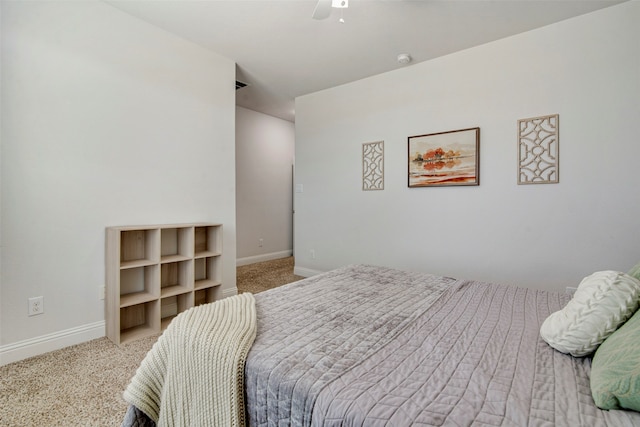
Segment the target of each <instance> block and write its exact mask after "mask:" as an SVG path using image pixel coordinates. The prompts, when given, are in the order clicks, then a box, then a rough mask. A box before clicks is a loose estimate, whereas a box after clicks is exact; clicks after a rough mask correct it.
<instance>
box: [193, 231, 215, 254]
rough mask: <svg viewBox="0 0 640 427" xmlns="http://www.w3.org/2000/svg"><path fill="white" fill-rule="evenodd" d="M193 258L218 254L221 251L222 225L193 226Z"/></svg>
mask: <svg viewBox="0 0 640 427" xmlns="http://www.w3.org/2000/svg"><path fill="white" fill-rule="evenodd" d="M194 251H195V258H204V257H210V256H218V255H220V254H221V253H222V227H221V226H220V225H203V226H196V227H194Z"/></svg>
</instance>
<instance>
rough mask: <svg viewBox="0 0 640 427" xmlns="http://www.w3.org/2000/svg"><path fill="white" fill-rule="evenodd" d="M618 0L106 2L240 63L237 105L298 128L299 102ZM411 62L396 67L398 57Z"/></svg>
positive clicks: (157, 0) (149, 0)
mask: <svg viewBox="0 0 640 427" xmlns="http://www.w3.org/2000/svg"><path fill="white" fill-rule="evenodd" d="M621 2H622V0H438V1H429V0H423V1H417V0H415V1H409V0H386V1H381V0H350V1H349V8H348V9H344V11H343V15H342V16H343V17H344V21H345V23H340V22H339V21H338V20H339V18H340V17H341V11H340V10H339V9H333V12H332V15H331V16H330V17H329V18H327V19H325V20H314V19H312V18H311V16H312V14H313V11H314V8H315V5H316V0H286V1H282V0H252V1H249V0H198V1H196V0H106V3H108V4H111V5H112V6H114V7H116V8H118V9H120V10H122V11H124V12H127V13H129V14H131V15H133V16H135V17H138V18H140V19H142V20H144V21H147V22H149V23H152V24H154V25H156V26H158V27H160V28H163V29H165V30H167V31H169V32H171V33H174V34H176V35H178V36H181V37H183V38H185V39H188V40H191V41H193V42H195V43H197V44H199V45H201V46H203V47H205V48H207V49H209V50H211V51H213V52H216V53H218V54H221V55H223V56H225V57H227V58H230V59H232V60H233V61H235V62H236V64H237V75H236V78H237V80H240V81H242V82H244V83H247V84H248V86H247V87H245V88H242V89H240V90H238V91H236V104H237V105H239V106H242V107H245V108H248V109H251V110H255V111H259V112H262V113H265V114H269V115H271V116H275V117H279V118H282V119H285V120H289V121H294V118H295V112H294V99H295V97H297V96H300V95H305V94H308V93H312V92H316V91H319V90H323V89H327V88H330V87H334V86H338V85H341V84H344V83H348V82H352V81H356V80H360V79H363V78H365V77H369V76H372V75H376V74H380V73H384V72H387V71H391V70H394V69H396V68H399V67H402V66H411V65H412V64H416V63H418V62H422V61H427V60H429V59H433V58H436V57H439V56H442V55H447V54H449V53H452V52H456V51H460V50H463V49H467V48H470V47H473V46H477V45H480V44H484V43H487V42H490V41H493V40H497V39H500V38H504V37H508V36H511V35H514V34H518V33H522V32H525V31H528V30H531V29H534V28H538V27H541V26H544V25H548V24H551V23H554V22H558V21H561V20H564V19H568V18H571V17H574V16H577V15H581V14H584V13H588V12H591V11H594V10H597V9H601V8H603V7H608V6H612V5H614V4H617V3H621ZM401 53H408V54H410V55H411V57H412V58H413V61H412V62H411V63H409V64H408V65H401V64H399V63H398V61H397V56H398V54H401Z"/></svg>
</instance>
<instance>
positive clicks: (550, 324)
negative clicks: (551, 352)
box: [540, 271, 640, 357]
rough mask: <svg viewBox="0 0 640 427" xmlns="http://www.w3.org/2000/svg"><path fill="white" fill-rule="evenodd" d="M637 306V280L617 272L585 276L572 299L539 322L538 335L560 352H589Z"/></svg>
mask: <svg viewBox="0 0 640 427" xmlns="http://www.w3.org/2000/svg"><path fill="white" fill-rule="evenodd" d="M639 305H640V281H639V280H638V279H636V278H634V277H631V276H629V275H627V274H625V273H621V272H619V271H598V272H596V273H593V274H592V275H591V276H588V277H585V278H584V279H583V280H582V282H580V285H579V286H578V289H577V290H576V292H575V294H574V295H573V298H572V299H571V301H569V303H568V304H567V305H566V306H565V307H564V308H563V309H562V310H560V311H556V312H555V313H552V314H551V315H550V316H549V317H547V319H546V320H545V321H544V322H543V323H542V326H541V327H540V336H541V337H542V339H544V340H545V341H546V342H547V343H549V345H550V346H551V347H553V348H555V349H556V350H559V351H561V352H563V353H569V354H571V355H572V356H576V357H580V356H586V355H588V354H591V353H593V352H594V351H595V350H596V349H597V348H598V346H599V345H600V344H601V343H602V342H603V341H604V340H605V339H606V338H607V337H608V336H609V335H611V334H612V333H614V332H615V330H616V329H617V328H618V326H620V325H622V324H623V323H624V322H626V321H627V319H628V318H630V317H631V316H632V315H633V313H634V312H635V311H636V310H637V309H638V306H639Z"/></svg>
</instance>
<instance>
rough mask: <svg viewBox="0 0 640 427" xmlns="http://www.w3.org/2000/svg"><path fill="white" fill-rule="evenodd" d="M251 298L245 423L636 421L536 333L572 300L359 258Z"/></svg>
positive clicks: (580, 365)
mask: <svg viewBox="0 0 640 427" xmlns="http://www.w3.org/2000/svg"><path fill="white" fill-rule="evenodd" d="M255 299H256V310H257V319H258V332H257V337H256V339H255V341H254V344H253V346H252V348H251V350H250V351H249V353H248V355H247V361H246V366H245V393H246V396H245V397H246V400H245V401H246V412H247V420H248V423H249V425H251V426H289V425H290V426H383V425H384V426H413V425H415V426H471V425H474V426H640V413H636V412H632V411H623V410H612V411H602V410H600V409H598V408H597V407H596V406H595V405H594V403H593V399H592V398H591V393H590V387H589V374H590V369H591V360H590V358H588V357H585V358H574V357H572V356H569V355H565V354H562V353H559V352H557V351H555V350H554V349H552V348H551V347H550V346H549V345H548V344H546V343H545V342H544V341H543V340H542V339H541V338H540V335H539V329H540V325H541V324H542V322H543V321H544V319H545V318H546V317H547V316H548V315H549V314H550V313H552V312H554V311H557V310H559V309H560V308H562V307H563V306H564V305H566V303H567V302H568V300H569V297H568V296H567V295H565V294H560V293H554V292H546V291H541V290H532V289H525V288H517V287H513V286H504V285H499V284H492V283H484V282H478V281H469V280H456V279H454V278H447V277H439V276H434V275H430V274H424V273H412V272H406V271H399V270H394V269H388V268H381V267H374V266H366V265H354V266H348V267H344V268H341V269H338V270H334V271H331V272H328V273H325V274H321V275H318V276H314V277H311V278H308V279H305V280H302V281H299V282H295V283H292V284H289V285H285V286H282V287H280V288H276V289H272V290H270V291H266V292H262V293H258V294H256V295H255ZM128 416H130V417H131V419H132V421H131V425H133V423H134V422H137V421H135V420H134V418H136V417H139V416H140V413H139V412H136V411H135V408H130V411H129V414H128ZM138 421H139V420H138ZM125 425H127V424H125Z"/></svg>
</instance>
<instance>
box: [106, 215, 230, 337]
mask: <svg viewBox="0 0 640 427" xmlns="http://www.w3.org/2000/svg"><path fill="white" fill-rule="evenodd" d="M106 238H107V244H106V282H107V295H106V310H105V316H106V323H107V337H109V339H110V340H111V341H113V342H114V343H116V344H118V345H120V344H124V343H127V342H129V341H133V340H135V339H137V338H142V337H145V336H149V335H153V334H157V333H159V332H160V331H162V330H163V329H164V328H166V327H167V325H168V324H169V322H171V320H172V319H173V318H174V317H175V316H177V315H178V313H181V312H183V311H185V310H187V309H188V308H191V307H193V306H196V305H200V304H206V303H209V302H213V301H216V300H217V299H219V298H220V297H221V294H220V292H221V291H220V288H221V286H220V285H221V283H222V282H221V281H222V271H221V269H222V262H221V255H222V225H221V224H213V223H195V224H170V225H155V226H151V225H150V226H123V227H107V236H106Z"/></svg>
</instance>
